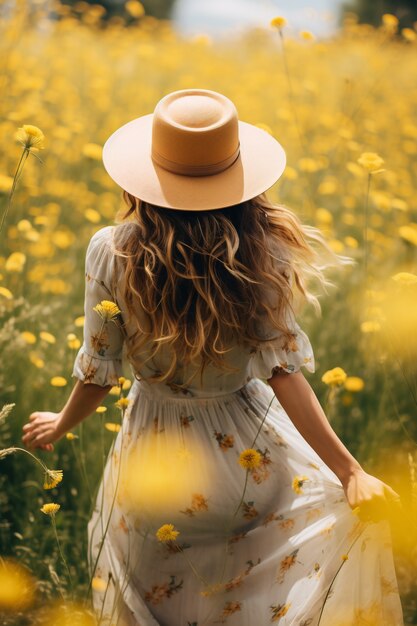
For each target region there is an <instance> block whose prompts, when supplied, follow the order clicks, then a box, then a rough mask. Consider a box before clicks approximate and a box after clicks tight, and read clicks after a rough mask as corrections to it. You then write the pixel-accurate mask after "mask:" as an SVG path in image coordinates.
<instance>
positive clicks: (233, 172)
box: [102, 89, 286, 211]
mask: <svg viewBox="0 0 417 626" xmlns="http://www.w3.org/2000/svg"><path fill="white" fill-rule="evenodd" d="M102 158H103V163H104V167H105V169H106V171H107V172H108V174H109V175H110V177H111V178H112V179H113V180H114V181H115V182H116V183H117V184H118V185H119V186H120V187H121V188H122V189H124V190H125V191H127V192H128V193H130V194H132V195H133V196H136V197H137V198H140V199H141V200H144V201H146V202H149V203H152V204H155V205H158V206H161V207H165V208H171V209H182V210H187V211H204V210H210V209H220V208H224V207H227V206H232V205H235V204H239V203H241V202H244V201H246V200H249V199H250V198H254V197H255V196H257V195H259V194H260V193H263V192H264V191H266V190H267V189H269V188H270V187H272V185H273V184H274V183H275V182H276V181H277V180H278V179H279V178H280V176H281V175H282V173H283V171H284V169H285V165H286V155H285V151H284V148H283V147H282V145H281V144H280V143H279V142H278V141H277V140H276V139H275V138H274V137H273V136H272V135H271V134H270V133H268V132H267V131H265V130H263V129H262V128H259V127H258V126H255V125H253V124H249V123H247V122H243V121H241V120H239V119H238V113H237V110H236V107H235V105H234V104H233V102H232V101H231V100H230V99H229V98H227V97H226V96H224V95H222V94H220V93H217V92H215V91H210V90H208V89H183V90H180V91H175V92H172V93H169V94H168V95H166V96H164V97H163V98H162V99H161V100H160V101H159V102H158V103H157V105H156V107H155V110H154V112H153V113H150V114H148V115H142V116H141V117H138V118H135V119H133V120H131V121H130V122H127V123H126V124H124V125H123V126H121V127H120V128H118V129H117V130H115V131H114V132H113V134H112V135H110V137H109V138H108V139H107V141H106V142H105V144H104V146H103V154H102Z"/></svg>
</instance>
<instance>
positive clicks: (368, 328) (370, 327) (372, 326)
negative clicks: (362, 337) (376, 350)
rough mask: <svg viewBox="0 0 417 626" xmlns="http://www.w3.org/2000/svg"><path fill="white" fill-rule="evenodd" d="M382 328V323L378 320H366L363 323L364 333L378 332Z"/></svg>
mask: <svg viewBox="0 0 417 626" xmlns="http://www.w3.org/2000/svg"><path fill="white" fill-rule="evenodd" d="M380 330H381V324H380V323H379V322H377V321H372V320H366V321H365V322H362V323H361V331H362V332H363V333H377V332H379V331H380Z"/></svg>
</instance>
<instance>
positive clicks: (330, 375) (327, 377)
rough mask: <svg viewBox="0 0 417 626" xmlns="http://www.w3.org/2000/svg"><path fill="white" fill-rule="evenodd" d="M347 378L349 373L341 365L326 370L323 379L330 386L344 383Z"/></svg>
mask: <svg viewBox="0 0 417 626" xmlns="http://www.w3.org/2000/svg"><path fill="white" fill-rule="evenodd" d="M346 378H347V374H346V372H345V370H344V369H342V368H341V367H334V368H333V369H331V370H327V372H324V374H323V376H322V377H321V380H322V381H323V382H324V383H325V384H326V385H329V386H330V387H336V386H338V385H343V383H344V382H345V380H346Z"/></svg>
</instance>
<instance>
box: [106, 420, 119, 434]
mask: <svg viewBox="0 0 417 626" xmlns="http://www.w3.org/2000/svg"><path fill="white" fill-rule="evenodd" d="M104 426H105V428H107V430H110V432H112V433H118V432H119V430H120V424H115V423H114V422H106V423H105V424H104Z"/></svg>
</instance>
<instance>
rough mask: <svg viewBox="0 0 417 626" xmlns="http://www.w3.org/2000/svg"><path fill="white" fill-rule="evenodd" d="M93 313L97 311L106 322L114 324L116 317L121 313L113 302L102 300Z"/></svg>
mask: <svg viewBox="0 0 417 626" xmlns="http://www.w3.org/2000/svg"><path fill="white" fill-rule="evenodd" d="M93 311H96V312H97V313H98V314H99V315H100V317H101V318H102V319H103V320H104V321H105V322H114V321H115V318H116V316H117V315H119V313H121V311H120V309H119V307H118V306H117V304H115V302H112V301H111V300H102V301H101V302H99V304H97V305H96V306H95V307H93Z"/></svg>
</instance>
